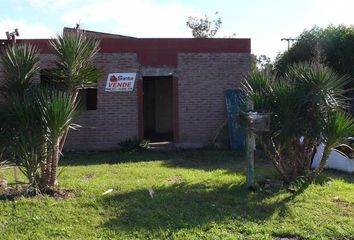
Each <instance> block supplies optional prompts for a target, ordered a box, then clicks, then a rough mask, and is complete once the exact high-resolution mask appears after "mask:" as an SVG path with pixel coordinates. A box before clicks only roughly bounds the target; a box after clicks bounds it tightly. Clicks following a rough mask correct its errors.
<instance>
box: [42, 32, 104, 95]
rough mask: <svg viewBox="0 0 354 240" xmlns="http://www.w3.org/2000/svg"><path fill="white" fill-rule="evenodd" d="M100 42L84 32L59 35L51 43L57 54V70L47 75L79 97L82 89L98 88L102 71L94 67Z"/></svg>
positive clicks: (52, 70)
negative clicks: (88, 87) (78, 93)
mask: <svg viewBox="0 0 354 240" xmlns="http://www.w3.org/2000/svg"><path fill="white" fill-rule="evenodd" d="M99 44H100V42H99V41H98V40H96V39H93V38H89V37H87V36H86V35H85V34H84V33H82V32H80V31H79V32H75V33H68V34H65V35H64V36H61V35H58V36H57V38H55V39H53V40H51V41H50V45H51V46H52V47H53V49H54V51H55V54H56V57H57V59H56V62H55V68H53V69H49V70H48V71H47V72H46V74H47V75H48V77H49V79H51V81H53V82H56V83H58V84H61V85H64V86H65V87H66V90H68V91H69V92H72V93H73V95H77V92H78V90H79V89H80V88H83V87H87V86H96V84H97V80H98V78H99V77H100V76H101V71H100V70H98V69H97V68H96V67H95V65H94V58H95V57H96V55H97V53H98V51H99Z"/></svg>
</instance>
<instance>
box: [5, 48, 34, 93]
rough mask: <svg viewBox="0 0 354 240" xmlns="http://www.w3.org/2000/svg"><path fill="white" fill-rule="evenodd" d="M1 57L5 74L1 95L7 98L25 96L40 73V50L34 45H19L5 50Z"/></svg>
mask: <svg viewBox="0 0 354 240" xmlns="http://www.w3.org/2000/svg"><path fill="white" fill-rule="evenodd" d="M0 56H1V57H0V61H1V65H2V69H3V72H4V78H3V83H2V84H1V85H0V94H2V95H3V96H5V97H6V98H9V97H11V96H12V95H16V96H23V95H24V93H25V91H26V90H27V89H28V88H29V87H30V86H31V84H32V81H33V77H34V75H35V74H37V73H38V69H39V67H38V62H39V53H38V49H37V48H36V47H34V46H32V45H28V44H18V45H14V46H10V47H7V48H5V50H4V51H3V52H2V53H1V54H0Z"/></svg>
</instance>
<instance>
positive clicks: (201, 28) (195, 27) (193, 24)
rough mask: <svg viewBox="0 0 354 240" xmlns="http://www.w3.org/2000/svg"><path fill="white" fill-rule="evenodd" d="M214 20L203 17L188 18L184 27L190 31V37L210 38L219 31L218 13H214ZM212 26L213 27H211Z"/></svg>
mask: <svg viewBox="0 0 354 240" xmlns="http://www.w3.org/2000/svg"><path fill="white" fill-rule="evenodd" d="M215 17H216V18H215V19H214V20H212V21H211V20H209V17H208V16H207V15H205V17H204V18H197V17H191V16H190V17H188V21H187V22H186V25H187V26H188V27H189V28H190V29H191V30H192V35H193V37H195V38H212V37H214V36H215V35H216V33H217V32H218V31H219V29H220V27H221V24H222V21H221V18H220V17H219V16H218V12H216V13H215ZM212 25H213V26H212Z"/></svg>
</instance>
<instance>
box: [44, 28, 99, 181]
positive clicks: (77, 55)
mask: <svg viewBox="0 0 354 240" xmlns="http://www.w3.org/2000/svg"><path fill="white" fill-rule="evenodd" d="M50 44H51V46H52V47H53V48H54V50H55V54H56V56H57V59H56V63H55V65H56V66H55V68H53V69H49V70H47V71H46V72H45V74H46V75H47V77H48V78H49V79H50V80H51V82H52V83H54V85H56V86H57V87H59V88H61V89H62V90H63V91H65V92H66V93H65V95H66V97H68V99H70V105H71V106H67V105H65V106H66V107H67V109H64V108H62V109H61V110H62V111H63V112H60V114H63V117H64V118H63V119H65V117H70V116H71V115H72V114H73V115H74V112H75V109H76V105H77V101H76V98H77V96H78V92H79V89H81V88H84V87H87V86H95V85H96V84H97V80H98V79H99V77H100V76H101V71H100V70H98V69H97V68H96V67H95V65H94V58H95V56H96V55H97V53H98V51H99V41H98V40H96V39H92V38H88V37H87V36H86V35H85V34H84V33H83V32H80V31H78V32H76V33H69V34H66V35H64V36H58V37H57V38H56V39H53V40H52V41H51V42H50ZM58 97H59V96H56V98H58ZM68 103H69V102H66V104H68ZM52 107H53V108H48V111H52V112H46V116H47V117H48V120H49V119H51V122H49V124H50V125H51V126H52V127H53V129H55V128H56V127H59V126H61V127H60V128H57V131H56V132H54V131H52V133H53V134H54V133H55V134H54V135H53V136H52V138H51V142H52V144H53V145H52V147H53V150H54V152H53V156H52V157H53V159H52V161H51V167H50V168H51V174H50V181H49V185H50V186H51V187H53V186H54V184H55V182H56V172H57V170H56V169H57V167H58V160H59V153H60V152H61V151H62V150H63V147H64V144H65V141H66V138H67V134H68V131H69V125H70V123H66V124H64V122H61V121H60V119H59V120H57V122H55V121H54V120H55V118H54V115H55V114H59V113H57V112H55V110H56V109H55V108H54V106H52ZM71 117H72V116H71ZM59 123H62V124H63V125H60V124H59ZM58 146H59V147H58ZM48 167H49V166H47V168H48Z"/></svg>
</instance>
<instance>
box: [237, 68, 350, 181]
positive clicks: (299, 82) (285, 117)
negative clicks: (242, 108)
mask: <svg viewBox="0 0 354 240" xmlns="http://www.w3.org/2000/svg"><path fill="white" fill-rule="evenodd" d="M347 83H348V77H347V76H338V75H337V74H336V73H334V72H333V71H332V70H331V69H329V68H328V67H325V66H322V65H320V64H316V63H301V64H297V65H293V66H292V67H291V68H289V70H288V72H287V73H286V74H285V76H284V77H277V76H274V75H269V74H268V73H265V72H263V73H259V72H256V73H251V74H250V75H249V76H248V77H246V78H245V79H244V81H243V83H242V88H243V90H244V92H245V99H246V100H245V101H249V102H252V103H253V105H254V109H255V110H256V111H258V112H262V111H267V112H271V113H272V119H271V131H270V132H268V133H264V134H262V136H261V138H260V139H261V143H262V145H263V149H264V151H265V153H266V155H267V157H268V158H269V159H270V160H271V161H272V162H273V164H274V166H275V168H276V169H277V171H278V172H279V173H280V175H281V176H282V177H283V178H284V179H285V180H291V179H294V178H296V177H297V176H301V175H306V174H309V173H310V172H311V171H312V170H311V160H312V156H313V154H314V151H315V149H316V146H317V144H318V143H319V142H321V141H322V142H323V141H324V142H326V144H327V151H329V150H330V149H331V148H332V147H334V146H335V145H336V144H339V143H340V142H341V141H342V140H343V138H344V137H348V136H352V135H353V134H354V132H353V131H352V130H353V129H352V128H351V124H352V122H351V121H352V120H351V118H350V117H343V116H344V115H343V114H344V113H343V111H344V110H345V108H346V107H347V99H346V98H345V97H344V93H345V92H346V91H347V90H345V86H346V84H347ZM335 124H337V125H335ZM330 126H332V127H330ZM334 126H337V127H334ZM339 126H342V128H340V127H339ZM329 129H332V131H329ZM335 130H336V131H337V132H336V131H335ZM339 130H340V131H339ZM329 133H331V134H329ZM328 149H329V150H328ZM327 157H328V156H327ZM326 160H327V159H326V156H324V159H323V161H322V162H321V163H322V165H323V164H325V162H326ZM322 165H321V166H322ZM323 166H324V165H323ZM323 166H322V167H320V168H318V169H316V170H315V173H316V174H312V176H317V175H318V174H319V173H320V172H321V171H322V169H323Z"/></svg>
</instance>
